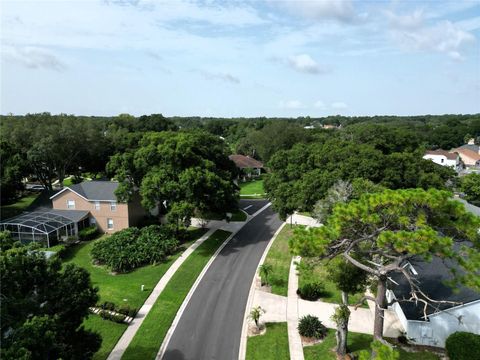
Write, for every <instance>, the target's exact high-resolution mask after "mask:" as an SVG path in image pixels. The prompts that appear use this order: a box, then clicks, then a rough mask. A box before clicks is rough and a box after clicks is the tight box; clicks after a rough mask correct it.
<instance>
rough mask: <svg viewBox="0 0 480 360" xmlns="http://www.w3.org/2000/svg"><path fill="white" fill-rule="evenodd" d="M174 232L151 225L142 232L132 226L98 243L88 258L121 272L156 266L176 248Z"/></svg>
mask: <svg viewBox="0 0 480 360" xmlns="http://www.w3.org/2000/svg"><path fill="white" fill-rule="evenodd" d="M178 244H179V243H178V240H177V239H176V238H175V232H174V230H172V229H171V228H169V227H166V226H159V225H151V226H147V227H144V228H142V229H141V230H139V229H137V228H135V227H131V228H128V229H124V230H121V231H118V232H116V233H114V234H113V235H111V236H109V237H106V238H105V239H102V240H100V241H97V242H96V243H95V244H94V245H93V247H92V251H91V255H92V257H93V259H94V261H96V262H97V263H99V264H102V265H106V266H107V267H108V268H110V269H111V270H112V271H115V272H119V273H124V272H127V271H130V270H133V269H135V268H138V267H140V266H143V265H147V264H156V263H159V262H162V261H165V259H166V258H167V257H168V256H169V255H171V254H173V253H174V252H175V251H176V250H177V248H178Z"/></svg>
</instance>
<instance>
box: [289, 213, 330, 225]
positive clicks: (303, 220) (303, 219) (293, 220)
mask: <svg viewBox="0 0 480 360" xmlns="http://www.w3.org/2000/svg"><path fill="white" fill-rule="evenodd" d="M285 222H286V223H287V224H293V225H305V226H309V227H320V226H322V224H321V223H319V222H318V221H317V219H314V218H312V217H311V216H305V215H300V214H293V215H290V216H289V217H288V218H287V220H285Z"/></svg>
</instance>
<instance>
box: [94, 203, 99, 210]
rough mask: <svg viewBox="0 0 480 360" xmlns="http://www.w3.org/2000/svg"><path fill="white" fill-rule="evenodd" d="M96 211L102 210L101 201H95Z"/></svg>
mask: <svg viewBox="0 0 480 360" xmlns="http://www.w3.org/2000/svg"><path fill="white" fill-rule="evenodd" d="M95 210H100V201H95Z"/></svg>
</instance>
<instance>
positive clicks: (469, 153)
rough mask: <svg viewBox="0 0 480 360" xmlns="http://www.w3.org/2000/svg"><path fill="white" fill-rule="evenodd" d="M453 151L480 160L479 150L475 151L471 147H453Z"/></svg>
mask: <svg viewBox="0 0 480 360" xmlns="http://www.w3.org/2000/svg"><path fill="white" fill-rule="evenodd" d="M452 151H455V152H456V153H458V154H459V155H460V157H462V155H463V156H468V157H469V158H472V159H474V160H475V161H477V160H480V154H479V153H478V152H475V151H473V150H471V149H470V148H464V147H459V148H456V149H453V150H452Z"/></svg>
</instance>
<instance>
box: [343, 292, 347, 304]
mask: <svg viewBox="0 0 480 360" xmlns="http://www.w3.org/2000/svg"><path fill="white" fill-rule="evenodd" d="M342 303H343V305H347V306H348V293H347V292H346V291H342Z"/></svg>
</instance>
